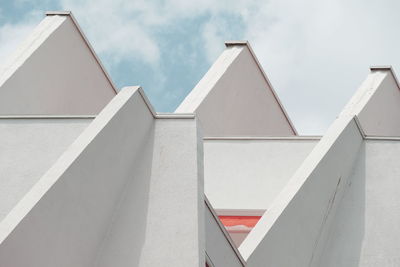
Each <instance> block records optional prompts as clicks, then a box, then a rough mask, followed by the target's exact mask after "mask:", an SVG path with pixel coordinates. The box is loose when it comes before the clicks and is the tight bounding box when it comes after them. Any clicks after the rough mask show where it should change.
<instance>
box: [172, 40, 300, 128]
mask: <svg viewBox="0 0 400 267" xmlns="http://www.w3.org/2000/svg"><path fill="white" fill-rule="evenodd" d="M175 112H177V113H186V112H189V113H196V115H197V117H198V119H199V121H200V122H201V125H202V128H203V131H204V136H290V135H295V130H294V128H293V127H292V125H291V124H290V121H289V119H288V117H287V116H286V114H285V112H284V110H283V107H282V106H281V105H280V103H279V100H278V99H277V98H276V96H275V95H274V92H273V89H272V88H271V86H270V85H269V82H268V80H267V78H266V76H264V73H263V71H262V69H260V67H259V65H258V62H257V60H256V59H255V58H254V56H253V54H252V52H251V50H250V49H249V46H248V45H232V46H228V48H227V49H226V50H225V51H224V52H223V53H222V55H221V56H220V57H219V58H218V59H217V61H216V62H215V63H214V65H213V66H212V67H211V68H210V70H209V71H208V72H207V74H206V75H205V76H204V77H203V78H202V80H201V81H200V82H199V83H198V84H197V85H196V87H195V88H194V89H193V91H192V92H191V93H190V94H189V95H188V96H187V97H186V98H185V100H184V101H183V102H182V104H181V105H180V106H179V107H178V108H177V110H176V111H175Z"/></svg>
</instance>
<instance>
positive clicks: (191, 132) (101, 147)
mask: <svg viewBox="0 0 400 267" xmlns="http://www.w3.org/2000/svg"><path fill="white" fill-rule="evenodd" d="M200 141H201V135H199V134H198V133H197V127H196V121H195V120H194V117H193V116H185V117H183V118H181V117H180V116H176V115H170V116H161V117H159V116H158V115H156V114H154V113H153V111H152V109H151V107H149V106H148V103H147V102H146V98H145V96H144V95H143V93H142V92H141V91H140V90H137V89H135V88H126V89H123V90H122V91H121V92H120V93H119V94H118V95H117V97H116V98H114V99H113V100H112V101H111V102H110V104H109V105H107V107H106V108H105V109H104V110H103V111H102V112H101V113H100V115H98V116H97V117H96V119H95V120H94V121H93V122H92V123H91V124H90V125H89V126H88V128H87V129H86V130H85V131H84V132H83V133H82V135H81V136H80V137H79V138H78V139H77V140H76V141H75V142H74V143H73V144H72V146H71V147H70V148H69V149H68V150H67V151H66V152H65V153H64V154H63V155H62V156H61V158H60V159H59V160H58V161H57V162H56V163H55V164H54V165H53V166H52V167H51V169H50V170H49V171H48V172H47V173H46V174H45V175H44V176H43V177H42V178H41V179H40V180H39V181H38V182H37V183H36V184H35V185H34V186H33V188H32V189H31V190H30V191H29V192H28V193H27V194H26V195H25V196H24V198H23V199H22V200H21V201H20V202H19V203H18V204H17V205H16V206H15V207H14V208H13V210H12V211H11V212H10V213H9V215H8V216H7V217H6V218H5V219H4V220H3V221H2V222H1V223H0V266H13V267H14V266H15V267H18V266H32V267H35V266H41V267H45V266H127V265H134V266H160V265H163V264H165V263H166V262H167V263H171V264H172V265H173V266H201V267H203V266H204V264H205V255H204V251H205V240H204V236H205V234H204V210H203V205H204V204H203V203H204V200H203V173H202V169H203V162H202V159H203V154H202V151H203V150H202V144H201V142H200Z"/></svg>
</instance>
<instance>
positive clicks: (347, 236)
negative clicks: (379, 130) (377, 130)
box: [318, 140, 400, 267]
mask: <svg viewBox="0 0 400 267" xmlns="http://www.w3.org/2000/svg"><path fill="white" fill-rule="evenodd" d="M399 156H400V141H384V140H367V141H366V143H365V145H364V146H363V149H362V151H361V153H360V154H359V157H358V160H357V164H356V168H355V169H354V171H353V173H352V176H351V178H350V179H349V181H348V183H347V184H346V192H345V195H344V197H343V200H342V202H341V204H340V206H339V207H338V211H337V215H336V216H335V219H334V221H333V224H332V231H331V234H330V237H329V240H328V242H327V244H326V246H325V251H324V254H323V256H322V258H321V261H320V263H319V264H320V265H318V266H322V265H323V266H327V267H330V266H335V267H336V266H338V267H341V266H343V267H344V266H346V267H355V266H366V267H369V266H371V267H372V266H382V267H386V266H399V265H400V257H399V251H400V244H399V242H398V240H399V239H400V232H399V231H398V227H399V225H400V212H399V211H400V197H399V194H398V188H399V187H400V180H399V179H398V178H399V176H400V166H399V164H398V159H399Z"/></svg>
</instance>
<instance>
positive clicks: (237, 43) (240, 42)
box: [225, 40, 298, 135]
mask: <svg viewBox="0 0 400 267" xmlns="http://www.w3.org/2000/svg"><path fill="white" fill-rule="evenodd" d="M241 45H244V46H247V48H248V49H249V51H250V54H251V56H252V57H253V59H254V61H255V62H256V63H257V66H258V69H259V70H260V71H261V73H262V76H263V77H264V79H265V81H266V82H267V84H268V86H269V88H271V92H272V94H273V96H274V98H275V100H276V102H278V105H279V107H280V108H281V110H282V112H283V114H284V115H285V118H286V120H287V122H288V123H289V125H290V128H292V130H293V133H294V134H295V135H298V132H297V130H296V128H295V127H294V124H293V122H292V121H291V119H290V117H289V115H288V114H287V112H286V110H285V108H284V107H283V105H282V102H281V101H280V99H279V97H278V95H277V94H276V92H275V89H274V87H273V86H272V84H271V82H270V81H269V79H268V76H267V74H266V73H265V71H264V69H263V67H262V66H261V64H260V62H259V61H258V59H257V57H256V54H255V53H254V51H253V48H252V47H251V45H250V43H249V41H247V40H232V41H225V46H226V47H229V46H241Z"/></svg>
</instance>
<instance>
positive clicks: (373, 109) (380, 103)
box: [358, 67, 400, 136]
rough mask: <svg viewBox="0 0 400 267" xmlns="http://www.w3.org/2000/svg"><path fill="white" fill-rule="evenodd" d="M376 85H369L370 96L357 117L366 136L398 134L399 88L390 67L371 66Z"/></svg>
mask: <svg viewBox="0 0 400 267" xmlns="http://www.w3.org/2000/svg"><path fill="white" fill-rule="evenodd" d="M371 76H373V77H374V81H375V82H379V85H378V86H375V87H374V86H371V87H370V88H371V89H370V90H368V92H367V94H370V95H371V97H370V99H369V101H368V103H367V104H366V105H365V106H364V107H363V108H362V109H361V110H360V112H359V114H358V119H359V121H360V124H361V126H362V128H363V130H364V132H365V134H366V135H367V136H400V90H399V84H398V81H397V79H396V76H395V74H394V72H393V70H392V68H391V67H371Z"/></svg>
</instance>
